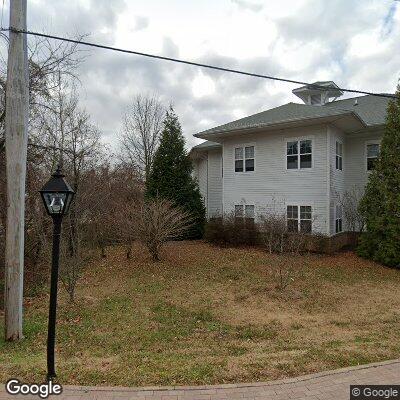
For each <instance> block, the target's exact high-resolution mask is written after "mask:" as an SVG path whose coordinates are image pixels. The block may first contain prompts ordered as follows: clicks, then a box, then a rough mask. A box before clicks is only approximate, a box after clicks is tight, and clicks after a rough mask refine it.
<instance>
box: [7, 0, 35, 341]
mask: <svg viewBox="0 0 400 400" xmlns="http://www.w3.org/2000/svg"><path fill="white" fill-rule="evenodd" d="M9 26H10V46H9V50H8V65H7V87H6V120H5V125H6V159H7V163H6V166H7V229H6V271H5V301H4V303H5V304H4V305H5V339H6V340H9V341H13V340H19V339H22V337H23V335H22V300H23V277H24V231H25V223H24V216H25V179H26V153H27V145H28V112H29V89H28V85H29V81H28V79H29V78H28V56H27V43H26V34H24V33H18V32H16V31H15V30H13V29H16V30H26V0H10V25H9Z"/></svg>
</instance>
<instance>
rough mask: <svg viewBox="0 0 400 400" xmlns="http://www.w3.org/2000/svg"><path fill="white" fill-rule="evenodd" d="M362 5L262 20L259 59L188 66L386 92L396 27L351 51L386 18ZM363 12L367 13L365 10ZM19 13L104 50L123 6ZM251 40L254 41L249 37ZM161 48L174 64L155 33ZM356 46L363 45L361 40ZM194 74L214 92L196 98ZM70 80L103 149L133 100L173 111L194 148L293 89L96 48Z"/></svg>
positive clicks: (175, 48) (212, 59) (394, 69)
mask: <svg viewBox="0 0 400 400" xmlns="http://www.w3.org/2000/svg"><path fill="white" fill-rule="evenodd" d="M233 1H235V2H236V3H239V2H241V3H244V2H243V0H233ZM364 4H366V6H365V7H364V6H363V7H360V2H359V1H358V0H337V1H335V2H325V1H318V0H309V1H308V2H306V3H305V4H304V6H303V7H302V8H301V9H300V10H299V15H296V16H290V17H285V18H275V19H273V20H268V23H271V24H273V25H274V26H275V28H276V32H277V37H276V40H274V42H273V45H272V46H270V47H264V46H263V44H262V41H260V52H259V54H260V57H247V58H245V57H241V55H240V51H239V50H238V54H237V56H236V57H226V56H223V55H221V54H219V53H217V52H215V51H214V50H212V48H210V49H209V50H208V51H206V52H205V54H204V55H203V56H201V57H198V58H197V59H193V61H199V62H202V63H209V64H215V65H219V66H225V67H231V68H237V69H243V70H247V71H251V72H257V73H264V74H268V75H276V76H281V77H287V78H292V79H300V80H309V81H313V80H315V79H320V78H323V79H333V80H335V81H336V82H337V83H338V84H341V85H343V86H349V87H356V88H360V89H370V90H382V91H393V90H394V87H395V85H396V83H397V78H398V76H399V65H400V53H398V51H397V49H396V47H397V44H398V43H400V28H399V26H398V25H399V24H395V23H393V26H392V30H391V33H390V35H387V37H385V38H383V39H380V40H379V43H378V44H377V46H375V47H378V48H374V46H370V47H371V48H369V47H368V48H367V49H365V48H363V49H361V48H360V51H359V52H358V50H357V47H356V50H354V43H353V42H352V40H353V39H354V38H355V37H356V36H357V35H360V34H361V35H363V34H371V35H373V33H374V32H375V31H378V32H380V29H381V27H382V24H383V23H384V20H385V17H387V14H388V11H389V8H386V9H385V8H384V7H383V8H382V7H377V6H376V5H377V4H378V2H377V1H376V0H371V1H368V2H367V1H366V2H365V3H364V2H363V5H364ZM238 5H239V6H242V7H243V6H246V4H244V5H243V4H238ZM371 7H375V8H376V10H375V9H374V10H375V11H374V12H372V11H371ZM349 10H353V12H349ZM253 11H255V10H254V9H253ZM29 12H30V14H29V26H30V29H32V30H34V29H38V30H41V29H42V28H43V27H45V28H46V30H47V31H50V32H54V33H58V34H67V33H71V27H73V30H75V31H76V32H79V33H90V34H91V36H90V40H92V41H96V42H102V43H107V44H113V43H114V41H115V34H114V33H113V32H114V31H115V30H116V29H117V28H118V16H119V15H120V14H121V13H124V12H126V4H125V2H124V1H122V0H116V1H112V2H110V1H106V0H101V1H94V0H92V2H91V3H90V4H89V7H83V6H82V5H81V4H80V3H79V1H78V0H76V1H75V2H74V4H73V5H71V3H69V2H67V3H66V2H64V1H61V0H55V1H53V2H50V3H47V2H46V5H44V3H36V2H32V4H31V6H30V10H29ZM60 16H62V17H60ZM260 18H264V17H263V16H260ZM391 18H392V19H393V21H395V18H398V17H396V15H395V14H393V13H392V14H391ZM147 22H148V21H147ZM151 26H152V27H153V24H152V25H151ZM143 29H144V28H143ZM221 29H223V28H222V27H221ZM243 32H244V33H243V34H245V31H243ZM146 33H147V31H146ZM140 34H141V35H143V33H142V32H141V33H140ZM199 35H201V31H199ZM251 39H254V38H252V37H251V34H249V40H251ZM161 45H162V46H161V50H160V54H162V55H165V56H169V57H180V47H181V46H180V43H179V42H177V41H176V40H175V39H173V38H172V37H169V36H167V35H165V36H164V37H163V38H162V44H161ZM359 46H361V45H359ZM364 46H368V39H367V44H365V45H364ZM379 46H382V47H381V48H380V47H379ZM282 49H284V50H282ZM361 50H362V51H361ZM291 51H296V53H297V54H299V56H298V58H295V59H294V61H291V62H290V63H289V62H287V61H286V60H285V56H286V53H290V52H291ZM182 58H185V57H184V56H182ZM305 58H308V59H309V62H307V63H306V62H305ZM200 71H202V75H204V76H206V77H207V78H209V79H211V80H212V82H213V84H214V89H215V90H214V92H212V93H210V94H206V95H203V96H199V97H196V96H195V95H194V93H193V89H192V84H193V82H194V81H195V79H196V78H197V77H199V76H200ZM79 75H80V79H81V81H82V87H81V101H82V104H83V105H84V106H85V107H86V108H87V110H88V111H89V112H90V114H91V115H92V118H93V121H94V122H96V123H97V125H98V126H99V127H100V128H101V130H102V131H103V135H104V139H105V141H107V142H109V143H112V144H116V143H117V135H118V133H119V131H120V129H121V120H122V114H123V112H124V110H125V109H126V107H127V105H128V104H129V102H130V101H131V99H132V98H133V97H134V96H135V95H136V94H139V93H142V94H156V95H158V96H159V97H160V99H161V100H162V101H163V102H164V103H165V104H166V105H168V104H169V103H171V102H172V103H173V104H174V106H175V109H176V111H177V113H178V115H179V117H180V119H181V123H182V127H183V130H184V134H185V136H186V138H187V140H188V145H193V144H194V143H195V142H196V139H194V138H193V137H192V134H193V133H196V132H198V131H201V130H204V129H207V128H210V127H212V126H215V125H219V124H222V123H225V122H228V121H230V120H233V119H237V116H238V115H240V114H242V115H249V114H252V113H255V112H259V111H262V110H265V109H268V108H270V107H274V106H278V105H280V104H283V103H285V102H288V101H296V98H295V97H293V96H292V94H291V90H292V89H293V85H289V84H277V83H274V82H271V81H266V80H263V79H257V78H249V77H244V76H238V75H234V74H230V73H223V72H218V71H212V70H207V69H203V70H200V69H199V68H196V67H191V66H187V65H181V64H174V63H171V62H167V61H160V60H152V59H147V58H143V57H138V56H133V55H124V54H120V53H114V52H111V51H106V50H98V49H93V50H90V53H89V57H88V58H87V61H86V62H85V63H84V64H83V65H82V66H81V68H80V71H79Z"/></svg>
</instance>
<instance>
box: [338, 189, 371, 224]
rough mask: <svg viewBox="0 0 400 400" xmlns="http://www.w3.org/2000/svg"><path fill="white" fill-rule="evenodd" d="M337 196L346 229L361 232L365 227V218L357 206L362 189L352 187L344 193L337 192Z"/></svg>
mask: <svg viewBox="0 0 400 400" xmlns="http://www.w3.org/2000/svg"><path fill="white" fill-rule="evenodd" d="M337 198H338V202H339V205H340V206H341V207H342V212H343V217H344V220H345V221H346V226H347V230H348V231H351V232H362V231H363V230H364V227H365V219H364V217H363V216H362V214H361V213H360V211H359V207H358V206H359V204H360V200H361V198H362V191H361V190H360V189H358V188H356V187H353V188H352V189H349V190H347V191H345V192H344V193H337Z"/></svg>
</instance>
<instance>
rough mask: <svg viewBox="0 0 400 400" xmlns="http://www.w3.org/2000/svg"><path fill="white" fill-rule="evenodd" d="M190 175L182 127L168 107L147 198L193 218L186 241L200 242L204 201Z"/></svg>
mask: <svg viewBox="0 0 400 400" xmlns="http://www.w3.org/2000/svg"><path fill="white" fill-rule="evenodd" d="M192 171H193V166H192V161H191V160H190V158H189V155H188V153H187V151H186V150H185V138H184V137H183V134H182V129H181V125H180V123H179V120H178V116H177V115H176V114H175V112H174V110H173V108H172V107H171V108H170V109H169V111H167V114H166V117H165V120H164V128H163V131H162V134H161V141H160V146H159V147H158V149H157V152H156V154H155V156H154V162H153V166H152V169H151V172H150V176H149V179H148V181H147V182H146V194H147V196H148V197H151V198H156V197H158V198H163V199H167V200H170V201H173V202H174V204H176V205H177V206H180V207H182V208H183V209H184V210H186V211H188V212H189V213H190V214H191V215H192V217H193V222H194V223H193V226H192V227H191V228H190V229H189V231H188V232H187V234H186V235H185V238H186V239H198V238H201V237H202V236H203V233H204V224H205V219H206V218H205V215H206V210H205V207H204V204H203V199H202V197H201V194H200V190H199V186H198V184H197V181H196V180H195V179H194V178H193V176H192Z"/></svg>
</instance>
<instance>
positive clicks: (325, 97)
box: [292, 81, 343, 106]
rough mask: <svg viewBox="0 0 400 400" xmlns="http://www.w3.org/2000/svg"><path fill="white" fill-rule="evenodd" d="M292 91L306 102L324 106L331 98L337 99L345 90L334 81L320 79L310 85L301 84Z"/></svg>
mask: <svg viewBox="0 0 400 400" xmlns="http://www.w3.org/2000/svg"><path fill="white" fill-rule="evenodd" d="M292 93H293V94H295V95H296V96H297V97H299V98H300V99H301V100H303V102H304V104H308V105H312V106H323V105H324V104H326V103H329V102H330V101H331V99H333V100H336V99H337V98H338V97H340V96H342V95H343V92H342V91H341V90H340V88H339V87H338V86H337V85H336V83H335V82H332V81H318V82H314V83H311V84H310V85H305V86H301V87H299V88H296V89H294V90H292Z"/></svg>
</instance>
